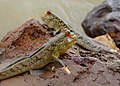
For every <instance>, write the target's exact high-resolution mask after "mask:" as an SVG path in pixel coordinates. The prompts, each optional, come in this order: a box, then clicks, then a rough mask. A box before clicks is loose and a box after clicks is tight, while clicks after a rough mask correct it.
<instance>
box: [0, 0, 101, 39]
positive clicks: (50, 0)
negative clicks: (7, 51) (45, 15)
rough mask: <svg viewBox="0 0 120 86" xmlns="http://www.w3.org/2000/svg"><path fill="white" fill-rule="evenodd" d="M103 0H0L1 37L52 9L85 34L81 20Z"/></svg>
mask: <svg viewBox="0 0 120 86" xmlns="http://www.w3.org/2000/svg"><path fill="white" fill-rule="evenodd" d="M102 1H103V0H0V39H1V38H2V37H3V36H4V35H5V34H6V33H7V32H8V31H10V30H12V29H14V28H17V27H19V26H20V25H21V24H23V23H25V22H26V21H27V20H29V19H31V18H36V19H38V20H40V22H41V23H43V22H42V21H41V19H40V15H41V14H42V12H44V11H46V10H51V11H53V12H54V13H55V14H57V15H58V16H59V17H61V18H62V19H64V20H65V21H66V22H67V23H69V24H70V25H71V26H73V27H74V28H75V29H76V30H77V31H80V32H81V33H82V34H84V35H85V33H84V31H83V29H82V27H81V22H82V21H83V19H84V18H85V16H86V15H87V13H88V12H89V11H90V10H92V8H93V7H95V6H97V5H99V4H100V3H101V2H102Z"/></svg>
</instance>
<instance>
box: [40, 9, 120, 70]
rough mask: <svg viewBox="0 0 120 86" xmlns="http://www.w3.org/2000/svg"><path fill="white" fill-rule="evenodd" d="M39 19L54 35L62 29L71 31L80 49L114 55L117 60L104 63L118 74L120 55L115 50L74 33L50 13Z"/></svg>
mask: <svg viewBox="0 0 120 86" xmlns="http://www.w3.org/2000/svg"><path fill="white" fill-rule="evenodd" d="M41 19H42V20H43V21H44V22H45V23H46V24H47V25H48V26H49V27H50V28H53V29H54V33H55V34H56V33H57V32H59V31H62V30H63V29H64V28H67V29H69V30H72V31H73V32H74V33H75V34H76V36H77V43H78V44H79V45H81V46H82V47H84V48H86V49H88V50H90V51H94V52H108V53H113V54H115V55H116V56H117V57H118V59H113V60H111V61H109V62H107V63H106V65H107V67H108V68H109V69H111V70H113V71H117V72H120V60H119V59H120V54H119V53H118V52H116V51H115V50H113V49H111V48H108V47H106V46H104V45H102V44H100V43H98V42H96V41H94V40H92V39H91V38H88V37H86V36H83V35H82V34H81V33H78V32H76V31H74V29H73V28H72V27H71V26H70V25H68V24H67V23H65V22H64V21H63V20H62V19H61V18H59V17H58V16H56V15H55V14H54V13H53V12H51V11H46V12H44V13H43V14H42V16H41Z"/></svg>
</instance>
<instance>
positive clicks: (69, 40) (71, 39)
mask: <svg viewBox="0 0 120 86" xmlns="http://www.w3.org/2000/svg"><path fill="white" fill-rule="evenodd" d="M65 40H66V41H65ZM62 42H63V44H62V45H59V46H58V50H59V53H60V54H64V53H66V51H67V50H68V49H69V48H71V47H72V46H73V45H74V44H75V43H76V42H77V37H76V35H75V34H74V32H71V31H70V30H67V31H66V33H65V37H64V39H62Z"/></svg>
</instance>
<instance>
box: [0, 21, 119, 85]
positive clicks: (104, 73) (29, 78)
mask: <svg viewBox="0 0 120 86" xmlns="http://www.w3.org/2000/svg"><path fill="white" fill-rule="evenodd" d="M29 22H32V23H33V24H35V25H34V26H36V25H38V26H37V27H40V26H41V27H40V28H42V31H43V30H45V32H46V29H45V28H44V27H43V26H42V25H41V24H39V22H38V21H37V20H35V19H32V20H30V21H28V26H27V27H30V26H31V25H30V24H29ZM36 22H37V24H36ZM39 25H40V26H39ZM25 26H26V25H25ZM21 27H22V26H21ZM40 28H39V29H40ZM29 29H30V28H29ZM34 29H37V28H34ZM34 29H30V31H32V32H31V33H33V32H34V31H35V30H34ZM22 30H23V31H25V30H26V28H24V29H22ZM40 30H41V29H40ZM16 31H17V33H20V31H21V30H19V29H16ZM16 31H15V32H16ZM13 32H14V31H13ZM13 32H11V33H10V34H14V33H13ZM27 32H29V31H28V30H27V31H26V33H27ZM39 34H40V32H39ZM39 34H38V38H36V41H34V42H33V40H31V38H34V36H30V35H29V36H25V34H24V35H19V37H18V35H14V37H13V36H12V35H6V36H5V37H4V38H3V40H2V41H1V42H2V43H5V44H4V46H2V44H1V47H3V48H1V49H0V50H1V52H0V55H1V57H3V56H2V55H4V53H6V52H4V51H5V49H8V50H11V52H10V53H11V54H13V55H11V54H10V55H8V57H6V58H12V56H16V53H17V52H18V51H17V49H18V50H19V49H21V50H23V51H24V49H25V50H26V51H27V52H24V53H21V55H24V54H26V53H28V52H31V51H30V50H29V47H30V46H32V45H36V46H35V47H33V48H32V49H33V50H35V49H36V48H38V47H39V45H41V44H39V41H40V39H41V38H40V37H39ZM35 35H36V34H35ZM46 35H47V33H46ZM21 36H22V37H25V38H26V37H28V38H26V40H24V38H22V37H21ZM7 37H8V39H6V38H7ZM29 37H31V38H30V39H29ZM42 37H46V36H42ZM47 37H50V35H47ZM47 37H46V38H47ZM15 38H16V39H19V40H20V41H19V40H18V41H17V40H16V39H15ZM5 39H6V41H5ZM14 40H15V41H17V42H15V43H13V41H14ZM34 40H35V39H34ZM25 42H27V46H29V47H25V46H26V43H25ZM12 43H13V45H14V44H16V45H17V47H15V48H13V49H10V47H8V46H13V45H11V44H12ZM21 43H23V44H22V46H20V45H18V44H21ZM29 43H32V44H29ZM37 43H38V44H37ZM23 46H24V47H23ZM14 49H15V50H14ZM12 50H13V52H14V53H12ZM33 50H32V51H33ZM19 53H20V52H19ZM60 58H61V59H63V61H64V63H65V64H66V65H67V67H68V69H69V70H70V71H71V74H67V73H66V71H65V70H64V69H63V68H62V67H61V65H60V64H58V63H57V62H56V63H51V64H48V65H47V66H45V67H44V68H43V69H41V70H39V71H38V72H36V71H33V73H31V74H32V75H31V74H29V72H27V73H24V74H21V75H18V76H16V77H13V78H10V79H6V80H3V81H0V86H120V74H119V73H118V72H113V71H112V70H109V69H108V68H106V65H105V63H107V62H108V61H110V60H113V59H116V58H117V57H116V56H115V55H113V54H106V53H105V54H101V53H95V52H90V51H87V50H84V49H82V48H81V47H80V46H78V45H77V44H76V45H74V46H73V47H72V48H71V49H69V50H68V52H67V53H66V54H64V55H61V57H60ZM6 60H8V59H6ZM6 64H7V61H6Z"/></svg>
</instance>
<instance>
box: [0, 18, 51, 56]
mask: <svg viewBox="0 0 120 86" xmlns="http://www.w3.org/2000/svg"><path fill="white" fill-rule="evenodd" d="M44 26H45V25H42V24H40V22H39V21H38V20H36V19H30V20H28V21H27V22H26V23H24V24H23V25H21V26H20V27H18V28H16V29H14V30H13V31H10V32H8V33H7V35H5V36H4V38H3V39H2V40H1V42H0V48H3V49H5V58H14V57H17V56H19V57H20V56H25V55H29V54H30V53H32V52H33V51H35V50H36V49H38V48H39V46H41V45H43V44H44V43H46V41H48V39H49V38H50V37H52V36H51V35H50V33H48V28H47V26H45V27H44ZM41 41H42V42H41Z"/></svg>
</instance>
